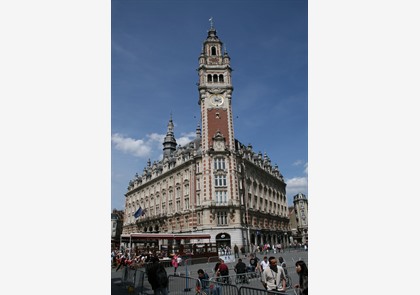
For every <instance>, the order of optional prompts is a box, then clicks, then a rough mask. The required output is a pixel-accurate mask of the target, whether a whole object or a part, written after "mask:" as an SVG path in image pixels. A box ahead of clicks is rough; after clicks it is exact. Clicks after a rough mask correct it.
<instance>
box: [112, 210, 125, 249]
mask: <svg viewBox="0 0 420 295" xmlns="http://www.w3.org/2000/svg"><path fill="white" fill-rule="evenodd" d="M123 222H124V211H122V210H117V209H113V210H112V213H111V249H118V248H119V247H120V236H121V234H122V230H123Z"/></svg>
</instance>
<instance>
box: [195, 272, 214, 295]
mask: <svg viewBox="0 0 420 295" xmlns="http://www.w3.org/2000/svg"><path fill="white" fill-rule="evenodd" d="M197 274H198V280H197V284H196V286H195V292H196V293H201V292H205V293H206V294H210V290H209V287H210V277H209V275H208V274H207V273H206V272H204V270H203V269H201V268H200V269H199V270H198V271H197Z"/></svg>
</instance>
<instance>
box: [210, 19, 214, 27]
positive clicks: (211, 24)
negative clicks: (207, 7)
mask: <svg viewBox="0 0 420 295" xmlns="http://www.w3.org/2000/svg"><path fill="white" fill-rule="evenodd" d="M209 22H210V29H213V25H214V23H213V17H210V19H209Z"/></svg>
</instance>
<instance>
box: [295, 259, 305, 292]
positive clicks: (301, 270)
mask: <svg viewBox="0 0 420 295" xmlns="http://www.w3.org/2000/svg"><path fill="white" fill-rule="evenodd" d="M295 266H296V273H297V274H298V276H299V284H296V285H295V286H294V287H295V288H296V289H298V291H299V293H298V294H299V295H308V266H307V265H306V263H305V262H304V261H303V260H299V261H296V263H295Z"/></svg>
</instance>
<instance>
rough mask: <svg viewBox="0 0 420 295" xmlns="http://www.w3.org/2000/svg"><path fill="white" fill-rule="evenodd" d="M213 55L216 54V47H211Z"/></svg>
mask: <svg viewBox="0 0 420 295" xmlns="http://www.w3.org/2000/svg"><path fill="white" fill-rule="evenodd" d="M211 55H216V47H214V46H212V47H211Z"/></svg>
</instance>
